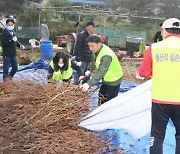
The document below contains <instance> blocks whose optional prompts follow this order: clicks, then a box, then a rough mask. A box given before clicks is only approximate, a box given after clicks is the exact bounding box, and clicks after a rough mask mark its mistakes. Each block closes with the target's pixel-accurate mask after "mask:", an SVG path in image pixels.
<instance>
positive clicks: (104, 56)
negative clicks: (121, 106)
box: [80, 34, 123, 105]
mask: <svg viewBox="0 0 180 154" xmlns="http://www.w3.org/2000/svg"><path fill="white" fill-rule="evenodd" d="M87 42H88V45H89V48H90V50H91V51H92V53H93V54H94V59H93V61H92V63H91V65H90V67H89V68H88V70H87V71H86V72H85V76H89V74H90V72H91V71H93V70H96V71H95V73H94V76H92V78H91V79H90V80H88V81H87V83H84V84H83V85H82V86H80V88H81V90H82V91H83V92H86V91H87V90H88V89H89V87H92V86H94V85H95V84H96V83H98V82H99V81H100V80H101V79H102V85H101V87H100V90H99V97H100V96H103V97H102V98H100V99H99V105H101V104H102V103H104V102H106V101H108V100H110V99H112V98H114V97H116V96H117V95H118V92H119V88H120V84H121V81H122V76H123V72H122V68H121V65H120V62H119V60H118V58H117V56H116V55H115V53H114V52H113V51H112V50H111V49H110V48H109V47H108V46H106V45H105V44H102V41H101V38H100V37H99V36H98V35H96V34H91V35H90V36H89V37H88V38H87ZM80 78H83V77H80Z"/></svg>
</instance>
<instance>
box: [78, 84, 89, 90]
mask: <svg viewBox="0 0 180 154" xmlns="http://www.w3.org/2000/svg"><path fill="white" fill-rule="evenodd" d="M88 89H89V85H88V84H87V83H84V84H83V85H82V86H80V90H81V91H82V92H86V91H87V90H88Z"/></svg>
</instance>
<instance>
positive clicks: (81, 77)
mask: <svg viewBox="0 0 180 154" xmlns="http://www.w3.org/2000/svg"><path fill="white" fill-rule="evenodd" d="M85 78H86V77H85V76H83V75H82V76H80V77H79V79H78V82H80V81H81V80H84V79H85Z"/></svg>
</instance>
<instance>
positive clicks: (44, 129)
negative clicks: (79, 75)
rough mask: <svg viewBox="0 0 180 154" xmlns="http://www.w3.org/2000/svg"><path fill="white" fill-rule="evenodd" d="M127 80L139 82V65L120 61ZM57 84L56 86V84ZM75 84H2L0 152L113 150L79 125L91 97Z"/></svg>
mask: <svg viewBox="0 0 180 154" xmlns="http://www.w3.org/2000/svg"><path fill="white" fill-rule="evenodd" d="M121 65H122V67H123V72H124V77H123V79H124V80H127V81H132V82H135V83H138V84H141V83H143V82H144V81H145V80H139V79H136V78H135V72H136V70H137V66H135V65H133V64H132V63H130V64H129V67H128V69H129V71H130V73H131V76H130V75H129V74H128V71H127V68H126V61H125V60H124V59H122V60H121ZM55 85H56V86H55ZM91 93H93V91H90V92H89V94H88V95H87V94H84V93H81V92H80V91H79V87H77V86H76V85H70V84H66V83H64V84H63V85H61V86H59V87H58V86H57V84H54V83H49V84H46V85H41V84H38V83H34V82H31V81H29V80H22V81H11V80H10V81H7V82H5V83H0V153H2V154H21V153H22V154H70V153H75V154H90V153H93V154H96V153H97V154H98V153H107V152H108V151H115V153H123V148H122V149H116V148H115V149H110V145H109V139H106V140H104V141H102V140H101V138H100V136H99V135H98V134H96V133H92V132H91V131H88V130H85V129H83V128H80V127H78V123H79V121H80V119H81V118H82V117H84V116H85V115H87V114H88V113H89V112H90V111H89V103H88V102H89V98H90V95H91Z"/></svg>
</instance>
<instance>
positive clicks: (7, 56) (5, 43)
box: [1, 18, 24, 81]
mask: <svg viewBox="0 0 180 154" xmlns="http://www.w3.org/2000/svg"><path fill="white" fill-rule="evenodd" d="M14 26H15V22H14V20H13V19H12V18H9V19H7V20H6V28H5V29H4V30H3V32H2V35H1V43H2V56H3V80H4V81H5V80H6V79H12V78H13V76H14V75H15V73H16V72H17V70H18V62H17V57H16V55H17V52H16V47H19V48H21V49H22V50H23V49H24V46H23V45H21V44H20V43H19V42H18V41H17V37H16V35H15V32H14ZM10 66H11V67H12V69H11V71H10V73H9V67H10Z"/></svg>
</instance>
